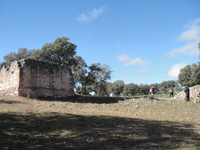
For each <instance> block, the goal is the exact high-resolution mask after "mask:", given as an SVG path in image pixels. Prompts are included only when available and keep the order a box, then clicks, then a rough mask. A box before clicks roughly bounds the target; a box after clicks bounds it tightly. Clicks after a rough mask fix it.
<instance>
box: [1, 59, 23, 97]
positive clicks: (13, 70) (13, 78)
mask: <svg viewBox="0 0 200 150" xmlns="http://www.w3.org/2000/svg"><path fill="white" fill-rule="evenodd" d="M19 67H20V64H19V63H18V62H17V61H15V62H13V63H12V64H11V66H10V67H5V66H3V68H1V69H0V95H13V96H14V95H18V88H19V72H20V68H19Z"/></svg>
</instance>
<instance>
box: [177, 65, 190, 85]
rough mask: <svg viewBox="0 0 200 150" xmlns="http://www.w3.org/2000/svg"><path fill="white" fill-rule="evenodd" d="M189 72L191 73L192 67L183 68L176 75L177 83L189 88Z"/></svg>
mask: <svg viewBox="0 0 200 150" xmlns="http://www.w3.org/2000/svg"><path fill="white" fill-rule="evenodd" d="M191 72H192V67H191V66H190V65H187V66H185V67H184V68H182V69H181V70H180V73H179V75H178V82H179V83H180V84H181V85H182V86H186V85H188V86H191V82H190V81H191Z"/></svg>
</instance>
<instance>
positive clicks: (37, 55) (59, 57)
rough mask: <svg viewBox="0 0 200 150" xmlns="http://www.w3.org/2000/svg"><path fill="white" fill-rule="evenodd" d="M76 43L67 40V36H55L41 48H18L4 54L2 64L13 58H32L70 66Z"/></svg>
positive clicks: (72, 61)
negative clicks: (51, 41)
mask: <svg viewBox="0 0 200 150" xmlns="http://www.w3.org/2000/svg"><path fill="white" fill-rule="evenodd" d="M76 47H77V46H76V45H75V44H73V43H71V42H69V38H67V37H61V38H57V39H56V40H55V41H54V42H53V43H46V44H44V45H43V47H42V48H41V49H37V50H35V49H32V50H29V51H28V50H27V49H26V48H19V49H18V52H17V53H10V54H8V55H6V56H4V60H5V62H4V64H10V63H11V62H12V61H14V60H20V59H23V58H32V59H35V60H41V61H45V62H51V63H55V64H67V65H69V66H72V65H73V64H74V63H75V59H74V56H75V55H76Z"/></svg>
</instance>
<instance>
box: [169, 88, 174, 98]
mask: <svg viewBox="0 0 200 150" xmlns="http://www.w3.org/2000/svg"><path fill="white" fill-rule="evenodd" d="M169 97H170V98H171V97H174V90H173V89H172V88H171V89H170V90H169Z"/></svg>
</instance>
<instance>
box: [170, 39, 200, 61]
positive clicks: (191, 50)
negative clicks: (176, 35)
mask: <svg viewBox="0 0 200 150" xmlns="http://www.w3.org/2000/svg"><path fill="white" fill-rule="evenodd" d="M198 53H199V52H198V41H194V42H190V43H188V44H186V45H184V46H183V47H179V48H175V49H172V50H171V51H170V52H169V53H168V54H169V55H170V56H172V57H174V56H176V55H178V54H183V55H187V56H193V55H198Z"/></svg>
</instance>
